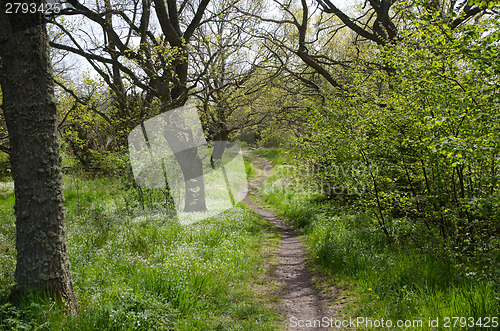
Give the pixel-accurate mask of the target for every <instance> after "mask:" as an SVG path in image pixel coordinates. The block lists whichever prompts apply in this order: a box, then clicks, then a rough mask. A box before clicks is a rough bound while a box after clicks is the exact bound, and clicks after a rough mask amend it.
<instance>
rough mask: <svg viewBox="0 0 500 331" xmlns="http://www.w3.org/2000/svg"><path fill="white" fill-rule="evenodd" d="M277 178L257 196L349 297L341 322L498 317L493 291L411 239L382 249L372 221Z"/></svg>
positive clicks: (313, 262) (380, 236)
mask: <svg viewBox="0 0 500 331" xmlns="http://www.w3.org/2000/svg"><path fill="white" fill-rule="evenodd" d="M273 153H274V152H273ZM279 176H280V172H279V171H276V172H275V175H274V176H273V177H271V178H270V180H269V181H268V182H267V183H266V184H265V185H264V186H263V187H262V188H261V189H260V191H259V196H260V197H261V198H263V199H264V200H265V201H266V203H268V204H269V205H271V206H272V207H273V208H274V209H276V210H277V211H278V213H279V214H280V215H281V216H282V217H284V218H286V219H288V220H289V221H290V223H291V224H292V225H294V227H295V228H297V229H299V231H300V232H301V233H302V234H303V236H304V238H305V239H306V243H307V247H308V249H307V255H308V262H309V264H310V266H311V267H312V268H313V269H314V270H316V271H318V272H319V273H320V274H322V275H323V276H324V277H323V278H324V279H328V283H330V284H334V286H335V287H337V288H338V289H340V290H341V292H344V295H347V296H348V297H349V299H348V300H347V302H348V304H347V305H345V306H343V307H344V312H343V313H344V314H346V315H347V316H356V317H358V316H362V317H366V318H371V319H374V320H375V319H378V320H380V319H381V318H384V319H391V320H393V321H396V320H414V319H422V320H423V321H425V323H424V326H425V327H424V328H423V329H425V328H427V327H428V325H427V324H428V323H427V322H428V318H434V319H435V318H437V317H439V318H440V319H441V321H442V320H443V318H444V317H447V316H448V317H451V316H460V317H474V318H475V319H476V320H477V319H478V318H479V317H482V318H484V317H493V316H499V314H500V308H499V307H500V293H499V288H498V285H497V286H495V285H494V284H493V283H492V282H488V281H485V280H479V279H477V278H476V277H475V275H474V273H466V272H464V271H463V269H461V268H459V267H457V264H456V263H455V262H454V260H453V259H452V258H449V257H447V256H446V255H445V254H442V255H436V254H435V252H434V254H431V253H429V252H426V251H424V250H423V249H422V248H420V247H417V246H416V245H414V244H413V243H412V242H411V241H408V242H400V243H398V244H397V245H396V244H388V242H387V240H386V238H385V237H384V235H383V233H382V232H381V231H380V229H379V228H378V227H377V225H376V221H375V220H374V218H373V216H372V215H370V214H363V213H354V212H353V211H352V210H347V209H343V208H342V207H339V206H337V205H335V203H334V202H332V201H328V200H322V199H320V198H319V197H318V196H314V195H312V194H310V193H309V194H308V193H307V192H305V191H303V190H300V187H293V186H290V185H288V184H289V182H287V179H286V178H281V177H279ZM426 323H427V324H426ZM441 326H443V325H441ZM409 329H410V328H409ZM451 329H454V328H451ZM456 329H457V330H458V329H460V328H456ZM469 329H470V328H469Z"/></svg>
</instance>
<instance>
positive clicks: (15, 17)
mask: <svg viewBox="0 0 500 331" xmlns="http://www.w3.org/2000/svg"><path fill="white" fill-rule="evenodd" d="M25 2H26V3H29V4H35V5H36V8H40V5H41V4H42V2H43V1H41V0H38V1H25ZM11 4H12V3H11V2H9V1H5V0H1V1H0V7H1V9H0V85H1V86H2V92H3V104H2V109H3V111H4V114H5V119H6V123H7V128H8V132H9V137H10V150H11V164H12V175H13V178H14V185H15V196H16V202H15V214H16V249H17V265H16V271H15V275H14V278H15V282H16V285H15V287H14V289H13V291H12V295H11V298H12V299H13V300H16V299H18V298H19V297H20V296H21V295H23V294H26V293H28V292H39V293H44V294H47V295H50V296H51V297H53V298H55V299H61V300H62V301H63V302H64V303H65V304H66V306H67V307H68V308H69V309H70V310H71V311H73V312H74V311H76V307H77V302H76V297H75V294H74V291H73V285H72V281H71V273H70V264H69V260H68V254H67V249H66V240H65V226H64V212H63V195H62V177H61V159H60V156H59V146H58V141H57V135H56V100H55V98H54V88H53V80H52V74H51V66H50V61H49V58H50V57H49V47H48V38H47V30H46V26H45V19H44V14H43V13H42V12H39V11H35V12H34V13H29V14H23V13H22V12H21V11H19V12H18V13H15V9H13V10H11V12H12V13H8V12H9V11H8V8H10V7H11ZM14 8H15V7H14ZM30 8H34V7H31V6H30Z"/></svg>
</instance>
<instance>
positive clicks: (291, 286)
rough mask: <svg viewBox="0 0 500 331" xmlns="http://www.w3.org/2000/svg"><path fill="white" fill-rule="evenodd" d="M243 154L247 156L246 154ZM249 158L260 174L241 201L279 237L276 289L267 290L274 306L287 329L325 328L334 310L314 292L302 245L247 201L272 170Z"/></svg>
mask: <svg viewBox="0 0 500 331" xmlns="http://www.w3.org/2000/svg"><path fill="white" fill-rule="evenodd" d="M247 156H249V157H250V155H248V154H247ZM251 158H252V161H253V163H254V165H255V167H256V168H257V169H261V171H262V176H261V177H260V179H259V180H258V182H256V183H253V184H251V185H250V187H249V194H247V196H246V198H245V199H244V200H243V201H244V202H245V203H246V204H247V205H248V206H249V207H250V208H252V209H253V210H254V211H255V212H256V213H257V214H259V215H260V216H262V217H263V218H265V219H267V220H268V221H269V222H271V223H272V224H273V225H274V226H275V227H276V228H277V229H278V231H279V233H280V238H281V244H280V246H279V247H278V248H277V252H276V255H277V260H278V263H277V265H276V266H275V270H273V275H272V277H274V280H275V281H276V283H277V284H276V289H268V290H269V291H274V292H275V293H274V294H275V295H276V296H278V297H279V300H278V304H277V308H278V309H279V310H280V311H281V312H282V314H283V315H284V317H285V323H286V326H287V328H288V329H289V330H325V329H326V328H322V327H321V321H322V320H323V318H325V319H326V318H330V317H332V316H333V315H335V311H334V308H333V307H332V306H328V305H327V304H326V298H325V295H324V293H320V292H318V291H317V290H316V288H315V286H314V284H313V277H312V275H311V273H310V272H309V270H308V269H307V268H306V265H305V254H304V245H303V243H302V241H301V239H300V237H299V236H298V235H297V233H296V231H295V230H294V229H293V228H292V227H291V226H290V225H288V224H287V223H286V222H285V221H284V220H282V219H280V218H278V217H276V215H275V214H274V213H273V212H271V211H269V210H265V209H264V208H262V207H260V206H258V205H256V204H254V203H253V202H251V201H250V200H249V195H250V193H251V192H252V190H254V189H256V188H258V187H259V186H260V185H262V183H263V182H264V181H265V180H266V179H267V178H268V177H269V176H270V174H271V172H272V166H271V164H270V162H269V161H268V160H266V159H265V158H262V157H258V156H254V155H252V156H251ZM252 200H254V199H252ZM315 321H316V325H315V324H314V323H315Z"/></svg>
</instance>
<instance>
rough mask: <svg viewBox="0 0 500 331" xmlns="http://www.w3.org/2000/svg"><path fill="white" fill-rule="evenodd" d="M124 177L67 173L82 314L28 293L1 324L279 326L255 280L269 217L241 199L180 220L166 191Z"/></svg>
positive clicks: (9, 194) (9, 214)
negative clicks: (205, 215)
mask: <svg viewBox="0 0 500 331" xmlns="http://www.w3.org/2000/svg"><path fill="white" fill-rule="evenodd" d="M11 186H12V185H11V183H6V184H4V183H2V186H1V187H0V217H1V220H0V275H1V276H0V300H2V301H3V302H5V298H6V297H7V295H8V291H9V288H10V287H11V286H12V285H13V273H14V268H15V226H14V216H13V204H14V197H13V190H12V188H11ZM141 195H142V196H143V201H142V203H141V202H139V201H137V200H138V199H137V189H134V188H133V187H131V186H130V187H127V186H126V185H124V184H123V182H121V181H120V180H118V179H109V178H107V179H106V178H100V179H99V178H98V179H82V178H78V177H73V176H66V177H65V197H66V203H65V211H66V224H67V245H68V250H69V257H70V261H71V271H72V279H73V283H74V288H75V292H76V295H77V298H78V302H79V312H78V315H75V316H74V317H70V316H68V315H67V314H66V313H65V312H64V311H62V310H61V309H60V308H59V307H58V306H56V305H54V304H53V303H52V302H51V301H50V300H46V299H43V298H39V297H38V298H37V297H31V298H28V299H27V300H25V303H24V304H21V305H20V306H12V305H10V304H8V303H7V304H3V305H0V330H11V329H14V330H35V329H36V330H275V329H277V328H279V323H278V319H279V317H278V315H277V313H276V312H275V311H274V310H272V309H271V308H268V307H266V306H265V305H263V304H262V302H261V300H260V298H259V297H258V296H257V295H255V294H254V293H253V291H252V286H253V285H252V282H253V280H254V279H256V278H258V275H260V274H261V273H262V267H261V263H262V260H263V252H261V250H260V247H261V246H262V245H263V244H264V240H265V239H264V237H265V236H264V235H263V233H264V232H265V231H266V227H267V226H268V225H267V223H265V222H264V221H262V220H261V219H260V218H258V217H257V216H255V214H254V213H252V212H251V211H248V210H246V209H244V208H242V207H239V206H236V207H234V208H232V209H230V210H228V211H226V212H224V213H222V214H220V215H217V216H215V217H213V218H211V219H206V220H203V221H199V222H197V223H193V224H183V223H181V222H180V221H179V220H178V219H177V217H176V216H175V214H174V213H173V212H172V211H171V210H168V209H166V208H165V204H164V203H163V200H164V195H163V194H162V192H160V191H154V190H151V191H145V192H142V193H141Z"/></svg>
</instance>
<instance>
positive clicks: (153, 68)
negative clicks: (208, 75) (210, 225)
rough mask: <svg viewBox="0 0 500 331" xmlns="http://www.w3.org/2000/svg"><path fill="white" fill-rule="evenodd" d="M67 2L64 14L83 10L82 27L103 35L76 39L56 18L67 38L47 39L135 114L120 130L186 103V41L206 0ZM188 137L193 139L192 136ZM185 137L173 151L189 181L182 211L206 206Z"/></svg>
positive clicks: (124, 112) (125, 112)
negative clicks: (134, 101)
mask: <svg viewBox="0 0 500 331" xmlns="http://www.w3.org/2000/svg"><path fill="white" fill-rule="evenodd" d="M67 2H68V3H69V4H71V6H72V9H69V10H67V11H65V13H66V14H72V15H81V16H82V17H83V18H84V19H85V21H86V22H87V25H86V27H95V26H98V27H99V28H100V29H102V31H103V36H104V39H105V40H104V42H101V41H99V40H88V37H83V38H80V37H79V36H78V35H77V34H76V33H75V32H74V31H69V30H68V29H66V28H65V26H64V25H63V24H61V23H59V22H58V21H57V20H54V21H53V24H54V25H55V26H57V27H58V28H59V29H60V31H62V33H64V34H65V35H66V36H67V43H59V42H51V45H52V46H53V47H55V48H58V49H61V50H65V51H68V52H71V53H74V54H76V55H79V56H82V57H84V58H85V59H86V60H87V61H88V62H89V63H90V64H91V66H92V67H93V68H94V69H95V70H96V71H97V72H98V73H99V75H100V76H101V77H102V78H103V79H104V81H105V82H106V83H107V84H108V85H109V86H110V88H111V89H112V90H113V92H114V93H115V95H116V97H117V100H118V102H117V104H118V107H119V110H120V112H119V115H120V117H128V118H133V120H131V121H130V125H128V127H127V128H125V129H126V130H124V131H128V130H127V129H131V128H132V127H134V126H135V125H137V124H138V122H141V121H142V120H145V119H147V118H149V117H152V116H154V115H156V114H158V113H159V112H165V111H168V110H170V109H172V108H175V107H179V106H182V105H184V104H185V103H186V101H187V100H188V92H189V89H190V86H188V84H189V83H190V82H189V81H188V74H189V72H188V68H189V66H188V64H189V50H188V44H189V42H190V40H191V38H192V37H193V34H194V33H195V31H196V29H197V28H198V27H199V26H200V24H202V19H203V17H204V15H205V12H206V9H207V6H208V4H209V3H210V0H199V1H183V2H182V3H181V4H180V6H178V4H177V1H176V0H167V1H163V0H142V1H137V0H134V1H126V2H118V1H111V0H103V1H95V3H94V4H93V5H89V6H86V5H84V4H83V2H82V1H77V0H68V1H67ZM209 19H210V18H207V20H209ZM122 31H126V33H125V34H122ZM83 33H86V31H84V32H83ZM82 40H83V43H82ZM137 91H139V92H142V95H141V100H142V101H143V102H142V104H140V105H134V107H129V106H128V102H129V100H130V99H129V98H128V96H130V94H131V93H132V92H137ZM135 108H140V114H133V113H132V110H134V109H135ZM152 109H155V110H154V111H151V110H152ZM186 134H188V133H186ZM188 136H189V134H188ZM146 139H147V137H146ZM168 139H171V137H168ZM174 140H175V141H174ZM187 140H188V141H192V140H193V137H187ZM188 141H186V142H185V144H184V147H183V148H180V149H181V150H184V151H185V152H184V153H183V154H182V156H181V154H179V153H176V154H175V156H176V157H177V161H178V163H179V164H180V165H181V168H182V169H183V175H184V176H185V178H186V179H190V180H189V184H190V185H192V189H190V190H187V191H186V208H185V211H200V210H205V209H206V206H205V200H204V199H202V198H200V197H201V196H203V194H201V193H199V192H203V190H204V183H203V179H202V177H200V176H199V174H200V172H201V170H202V161H201V158H200V157H199V156H198V154H197V151H196V149H193V148H191V147H192V146H190V145H189V142H188ZM168 143H169V145H171V146H174V145H178V144H181V143H182V142H180V141H179V140H178V139H171V141H168Z"/></svg>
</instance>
